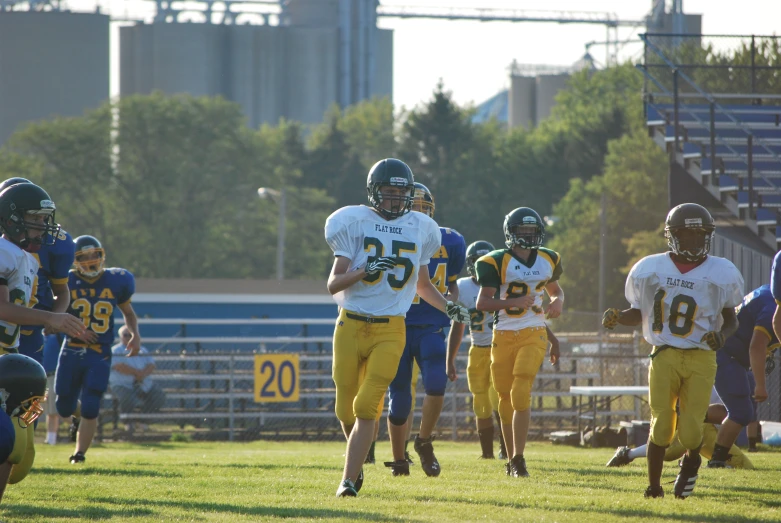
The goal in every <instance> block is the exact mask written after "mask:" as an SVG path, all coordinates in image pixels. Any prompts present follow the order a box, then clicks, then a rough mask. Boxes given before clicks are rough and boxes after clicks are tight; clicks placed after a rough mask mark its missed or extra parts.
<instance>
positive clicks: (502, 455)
mask: <svg viewBox="0 0 781 523" xmlns="http://www.w3.org/2000/svg"><path fill="white" fill-rule="evenodd" d="M499 459H507V454H505V452H504V449H502V450H500V451H499Z"/></svg>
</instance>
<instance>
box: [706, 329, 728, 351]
mask: <svg viewBox="0 0 781 523" xmlns="http://www.w3.org/2000/svg"><path fill="white" fill-rule="evenodd" d="M700 341H704V342H705V343H707V344H708V347H710V348H711V350H719V349H720V348H722V347H723V346H724V335H723V334H722V333H720V332H717V331H709V332H706V333H705V335H704V336H703V337H702V339H701V340H700Z"/></svg>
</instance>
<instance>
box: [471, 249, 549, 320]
mask: <svg viewBox="0 0 781 523" xmlns="http://www.w3.org/2000/svg"><path fill="white" fill-rule="evenodd" d="M475 271H476V272H477V282H478V283H479V284H480V286H481V287H490V288H494V289H498V291H499V296H498V297H499V298H501V299H507V298H517V297H521V296H526V295H527V294H531V295H533V296H534V305H532V306H531V307H530V308H528V309H519V308H511V309H502V310H500V311H498V312H495V313H494V330H510V331H515V330H521V329H526V328H529V327H544V326H545V314H544V312H543V310H542V295H543V294H544V293H545V286H546V285H547V284H548V283H550V282H554V281H557V280H558V279H559V277H560V276H561V273H562V272H563V270H562V266H561V257H560V256H559V254H558V253H557V252H555V251H552V250H550V249H546V248H544V247H540V248H539V249H535V250H533V251H532V252H531V254H530V255H529V259H528V260H527V261H523V260H521V259H519V258H518V257H516V255H515V254H513V252H512V251H511V250H509V249H500V250H498V251H493V252H490V253H488V254H486V255H485V256H483V257H481V258H479V259H478V260H477V262H476V263H475Z"/></svg>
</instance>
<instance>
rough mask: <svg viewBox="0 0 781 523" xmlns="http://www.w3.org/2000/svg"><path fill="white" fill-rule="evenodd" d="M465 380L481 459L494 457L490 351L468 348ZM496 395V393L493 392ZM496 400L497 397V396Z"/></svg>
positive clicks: (485, 348)
mask: <svg viewBox="0 0 781 523" xmlns="http://www.w3.org/2000/svg"><path fill="white" fill-rule="evenodd" d="M466 379H467V384H468V385H469V392H471V393H472V409H473V410H474V413H475V419H476V420H477V435H478V437H479V438H480V449H481V450H482V455H481V458H483V459H493V457H494V423H493V419H491V412H492V405H491V398H490V397H489V390H491V389H492V387H491V349H490V348H489V347H475V346H474V345H473V346H471V347H469V360H468V363H467V366H466ZM494 395H496V391H494ZM497 400H498V396H497Z"/></svg>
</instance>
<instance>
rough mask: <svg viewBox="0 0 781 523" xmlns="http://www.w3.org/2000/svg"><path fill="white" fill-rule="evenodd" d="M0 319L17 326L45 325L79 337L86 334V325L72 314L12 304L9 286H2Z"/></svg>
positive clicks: (52, 330)
mask: <svg viewBox="0 0 781 523" xmlns="http://www.w3.org/2000/svg"><path fill="white" fill-rule="evenodd" d="M0 318H1V319H2V320H3V321H5V322H8V323H13V324H15V325H44V326H45V327H46V328H47V329H48V330H49V331H51V332H64V333H65V334H67V335H68V336H74V337H78V336H80V335H82V334H83V333H84V332H85V330H86V329H85V327H84V323H82V321H81V320H80V319H78V318H76V317H74V316H71V315H70V314H62V313H60V314H58V313H54V312H48V311H43V310H38V309H30V308H27V307H23V306H22V305H17V304H15V303H12V302H11V300H10V297H9V291H8V286H7V285H2V284H0Z"/></svg>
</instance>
